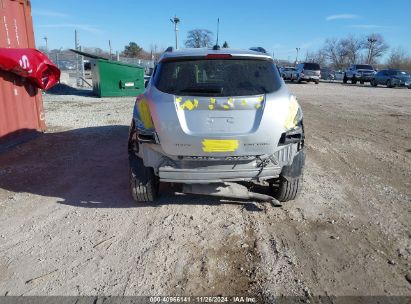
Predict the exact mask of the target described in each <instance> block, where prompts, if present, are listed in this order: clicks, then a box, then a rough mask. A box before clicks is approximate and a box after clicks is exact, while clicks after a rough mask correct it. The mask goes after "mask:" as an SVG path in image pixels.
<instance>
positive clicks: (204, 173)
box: [159, 166, 282, 184]
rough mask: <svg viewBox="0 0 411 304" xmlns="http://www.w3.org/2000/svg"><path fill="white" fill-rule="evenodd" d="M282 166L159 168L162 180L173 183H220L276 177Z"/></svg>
mask: <svg viewBox="0 0 411 304" xmlns="http://www.w3.org/2000/svg"><path fill="white" fill-rule="evenodd" d="M281 169H282V168H281V167H280V166H272V167H265V168H263V169H260V168H250V169H237V170H236V169H233V170H224V169H221V170H218V169H177V168H173V167H161V168H159V177H160V181H163V182H171V183H184V184H196V183H219V182H227V181H252V180H256V179H261V180H266V179H271V178H276V177H278V176H279V175H280V173H281Z"/></svg>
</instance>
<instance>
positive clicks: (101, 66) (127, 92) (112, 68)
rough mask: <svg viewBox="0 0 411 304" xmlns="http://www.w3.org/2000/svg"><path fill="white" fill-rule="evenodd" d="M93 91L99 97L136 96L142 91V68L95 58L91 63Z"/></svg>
mask: <svg viewBox="0 0 411 304" xmlns="http://www.w3.org/2000/svg"><path fill="white" fill-rule="evenodd" d="M91 72H92V75H93V93H94V95H97V96H99V97H117V96H137V95H139V94H141V93H143V91H144V68H143V67H140V66H136V65H131V64H125V63H121V62H117V61H111V60H104V59H95V60H94V61H93V62H92V64H91Z"/></svg>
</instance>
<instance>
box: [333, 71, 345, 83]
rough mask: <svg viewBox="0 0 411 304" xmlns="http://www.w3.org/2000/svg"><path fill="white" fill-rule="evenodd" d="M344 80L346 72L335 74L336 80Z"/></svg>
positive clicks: (336, 72)
mask: <svg viewBox="0 0 411 304" xmlns="http://www.w3.org/2000/svg"><path fill="white" fill-rule="evenodd" d="M343 78H344V71H341V70H338V71H335V72H334V80H340V81H341V80H343Z"/></svg>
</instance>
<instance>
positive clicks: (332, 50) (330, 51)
mask: <svg viewBox="0 0 411 304" xmlns="http://www.w3.org/2000/svg"><path fill="white" fill-rule="evenodd" d="M322 52H323V54H324V56H325V57H326V58H328V60H329V61H330V63H331V65H332V66H333V67H334V68H335V69H338V70H340V69H343V68H344V67H345V66H346V65H347V64H348V58H347V55H348V52H347V47H346V45H345V42H344V41H341V40H338V39H335V38H332V39H327V40H325V45H324V47H323V49H322Z"/></svg>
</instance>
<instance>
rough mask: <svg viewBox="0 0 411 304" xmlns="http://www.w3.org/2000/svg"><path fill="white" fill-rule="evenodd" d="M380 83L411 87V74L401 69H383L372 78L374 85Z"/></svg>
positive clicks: (388, 85)
mask: <svg viewBox="0 0 411 304" xmlns="http://www.w3.org/2000/svg"><path fill="white" fill-rule="evenodd" d="M379 84H382V85H386V86H387V88H393V87H397V86H403V87H408V88H409V89H411V74H410V73H409V72H406V71H401V70H391V69H390V70H381V71H379V72H378V73H377V74H375V75H374V78H373V79H372V80H371V85H372V86H374V87H376V86H377V85H379Z"/></svg>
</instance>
